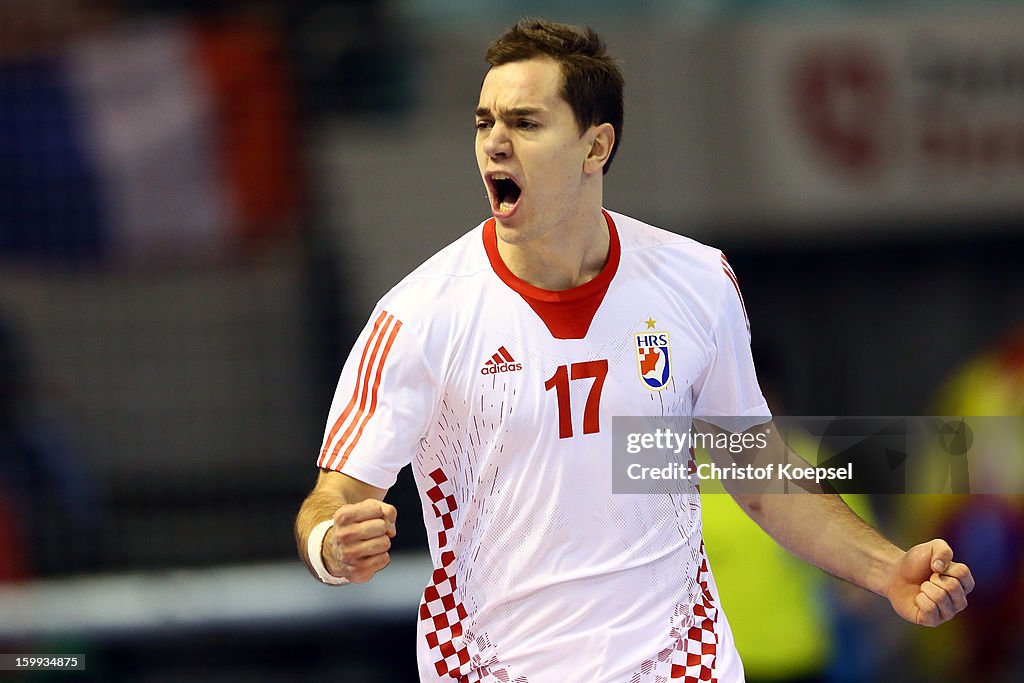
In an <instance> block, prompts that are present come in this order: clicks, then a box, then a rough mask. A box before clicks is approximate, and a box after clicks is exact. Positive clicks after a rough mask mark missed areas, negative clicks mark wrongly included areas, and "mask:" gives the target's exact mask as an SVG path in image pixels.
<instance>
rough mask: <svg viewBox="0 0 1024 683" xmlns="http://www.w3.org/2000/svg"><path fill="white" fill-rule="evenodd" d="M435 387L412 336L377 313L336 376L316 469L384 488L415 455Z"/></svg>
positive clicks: (382, 312) (388, 316) (385, 313)
mask: <svg viewBox="0 0 1024 683" xmlns="http://www.w3.org/2000/svg"><path fill="white" fill-rule="evenodd" d="M437 387H438V384H437V381H436V380H435V378H434V375H433V373H432V372H431V371H430V367H429V365H428V363H427V361H426V358H425V356H424V354H423V350H422V347H421V346H420V344H419V340H418V338H417V337H416V335H415V332H414V331H413V330H412V329H411V328H410V327H409V326H408V325H403V323H402V321H401V320H400V319H399V318H397V317H396V316H395V315H393V314H392V313H390V312H388V311H387V310H384V309H382V308H378V309H377V310H376V311H375V312H374V314H373V316H371V318H370V321H369V322H368V323H367V325H366V327H365V328H363V331H362V332H361V333H360V335H359V338H358V339H357V340H356V343H355V345H354V346H353V347H352V351H351V353H350V354H349V357H348V360H347V361H346V362H345V366H344V368H343V369H342V371H341V378H340V379H339V380H338V388H337V390H336V391H335V393H334V401H333V402H332V404H331V410H330V413H329V415H328V418H327V427H326V428H325V430H324V440H323V445H322V446H321V448H320V456H319V458H318V459H317V465H318V466H319V467H321V468H323V469H330V470H336V471H338V472H343V473H345V474H347V475H349V476H351V477H354V478H356V479H358V480H360V481H362V482H365V483H367V484H370V485H371V486H376V487H378V488H382V489H387V488H390V487H391V486H392V485H393V484H394V483H395V480H396V478H397V477H398V471H399V470H401V469H402V468H403V467H404V466H405V465H407V464H409V462H411V460H412V458H413V456H414V455H415V453H416V449H417V448H418V443H419V439H420V436H421V435H422V434H423V432H424V431H425V429H426V425H427V424H428V421H429V419H430V417H431V415H432V414H433V412H434V408H435V406H436V405H437V400H436V396H437Z"/></svg>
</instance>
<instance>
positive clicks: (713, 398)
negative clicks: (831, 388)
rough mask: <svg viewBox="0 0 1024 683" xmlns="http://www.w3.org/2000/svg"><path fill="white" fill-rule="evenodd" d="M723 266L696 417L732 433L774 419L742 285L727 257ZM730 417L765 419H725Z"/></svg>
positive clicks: (698, 387)
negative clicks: (759, 373) (756, 356)
mask: <svg viewBox="0 0 1024 683" xmlns="http://www.w3.org/2000/svg"><path fill="white" fill-rule="evenodd" d="M721 266H722V269H721V272H720V275H721V283H720V284H721V289H722V290H723V292H722V296H721V297H720V298H719V305H718V314H717V316H716V318H715V321H714V323H713V325H712V330H711V348H710V358H709V360H708V363H707V366H706V367H705V368H704V370H703V372H702V373H701V375H700V376H699V377H698V378H697V381H696V382H694V393H695V395H694V407H693V415H694V417H698V418H701V419H705V420H707V421H709V422H713V423H714V424H717V425H718V426H719V427H722V428H724V429H728V430H729V431H742V430H744V429H749V428H750V427H752V426H754V425H755V424H760V423H762V422H764V421H766V419H769V418H771V411H770V410H769V409H768V403H767V401H765V399H764V395H763V394H762V393H761V387H760V385H759V384H758V382H757V375H756V374H755V372H754V360H753V356H752V355H751V352H750V323H749V321H748V319H747V312H746V309H745V307H744V304H743V295H742V294H741V293H740V286H739V281H738V280H737V279H736V274H735V273H733V271H732V267H731V266H730V265H729V262H728V261H726V259H725V256H724V255H723V256H721ZM730 417H731V418H761V419H749V420H748V419H744V420H739V421H737V420H723V419H721V418H730ZM711 418H719V419H711Z"/></svg>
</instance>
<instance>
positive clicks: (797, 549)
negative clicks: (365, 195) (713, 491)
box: [737, 493, 903, 595]
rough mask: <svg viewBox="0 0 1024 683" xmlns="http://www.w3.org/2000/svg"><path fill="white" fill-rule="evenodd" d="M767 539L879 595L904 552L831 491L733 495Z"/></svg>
mask: <svg viewBox="0 0 1024 683" xmlns="http://www.w3.org/2000/svg"><path fill="white" fill-rule="evenodd" d="M737 500H738V502H739V503H740V505H741V506H743V508H744V510H745V511H746V512H747V514H749V515H750V516H751V518H752V519H753V520H754V521H755V522H757V523H758V524H759V525H760V526H761V527H762V528H763V529H764V530H765V531H766V532H767V533H768V534H769V535H771V537H772V538H774V539H775V540H776V541H778V542H779V544H780V545H782V546H783V547H785V548H786V549H788V550H789V551H790V552H792V553H794V554H795V555H798V556H799V557H801V558H803V559H805V560H807V561H808V562H810V563H812V564H814V565H815V566H817V567H820V568H821V569H823V570H825V571H827V572H829V573H830V574H833V575H835V576H837V577H839V578H841V579H844V580H846V581H849V582H850V583H853V584H855V585H858V586H861V587H862V588H866V589H868V590H870V591H872V592H874V593H877V594H878V595H884V594H885V591H886V587H887V586H888V583H889V580H890V577H891V574H892V566H893V563H895V562H896V561H898V560H899V558H900V556H901V555H902V554H903V551H902V550H901V549H900V548H898V547H897V546H895V545H894V544H893V543H892V542H891V541H889V540H888V539H886V538H885V537H884V536H882V534H880V533H879V532H878V531H876V530H875V529H874V528H872V527H871V526H870V525H868V524H867V523H866V522H864V521H863V520H861V519H860V518H859V517H858V516H857V515H856V513H854V512H853V510H851V509H850V508H849V507H848V506H847V505H846V503H844V502H843V500H842V499H841V498H840V497H839V496H837V495H833V494H825V493H814V494H812V493H788V494H781V493H775V494H761V495H758V496H753V495H751V496H737Z"/></svg>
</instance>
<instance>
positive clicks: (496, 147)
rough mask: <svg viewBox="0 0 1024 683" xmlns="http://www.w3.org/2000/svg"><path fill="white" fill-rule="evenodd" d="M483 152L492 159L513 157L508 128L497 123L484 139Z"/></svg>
mask: <svg viewBox="0 0 1024 683" xmlns="http://www.w3.org/2000/svg"><path fill="white" fill-rule="evenodd" d="M483 151H484V154H486V155H487V156H488V157H489V158H491V159H507V158H508V157H510V156H511V155H512V140H511V139H510V138H509V136H508V128H507V127H506V126H505V125H504V124H503V123H501V122H500V121H497V122H495V123H494V125H493V126H491V129H490V131H489V132H488V133H487V137H486V138H484V144H483Z"/></svg>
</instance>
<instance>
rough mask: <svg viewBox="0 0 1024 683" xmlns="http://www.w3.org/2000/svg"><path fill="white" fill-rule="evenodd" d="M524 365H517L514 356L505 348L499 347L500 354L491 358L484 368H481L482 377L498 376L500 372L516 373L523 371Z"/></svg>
mask: <svg viewBox="0 0 1024 683" xmlns="http://www.w3.org/2000/svg"><path fill="white" fill-rule="evenodd" d="M522 369H523V364H522V363H517V362H516V359H515V358H513V357H512V354H511V353H509V352H508V349H506V348H505V347H504V346H499V347H498V352H497V353H495V354H494V355H493V356H491V357H490V358H489V359H488V360H487V362H486V363H484V366H483V367H482V368H480V374H481V375H496V374H498V373H499V372H515V371H517V370H522Z"/></svg>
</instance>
